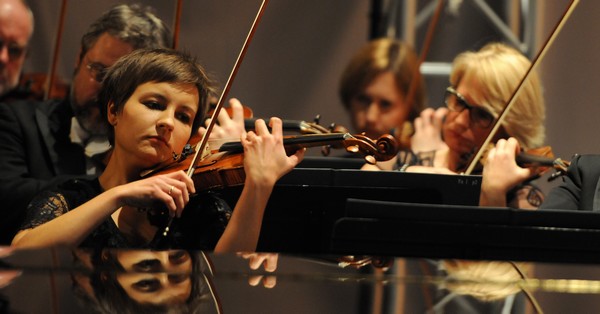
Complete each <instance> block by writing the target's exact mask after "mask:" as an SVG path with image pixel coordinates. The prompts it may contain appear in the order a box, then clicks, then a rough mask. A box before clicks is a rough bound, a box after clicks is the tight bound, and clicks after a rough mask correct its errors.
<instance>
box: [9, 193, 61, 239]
mask: <svg viewBox="0 0 600 314" xmlns="http://www.w3.org/2000/svg"><path fill="white" fill-rule="evenodd" d="M68 211H69V205H68V204H67V201H66V200H65V197H64V196H63V195H62V194H61V193H58V192H51V191H45V192H42V193H40V194H39V195H38V196H36V197H34V199H33V200H32V201H31V202H30V203H29V205H28V206H27V216H26V217H25V221H24V222H23V224H22V225H21V228H20V229H21V230H24V229H30V228H35V227H37V226H39V225H42V224H44V223H46V222H48V221H50V220H52V219H54V218H56V217H58V216H60V215H62V214H64V213H66V212H68Z"/></svg>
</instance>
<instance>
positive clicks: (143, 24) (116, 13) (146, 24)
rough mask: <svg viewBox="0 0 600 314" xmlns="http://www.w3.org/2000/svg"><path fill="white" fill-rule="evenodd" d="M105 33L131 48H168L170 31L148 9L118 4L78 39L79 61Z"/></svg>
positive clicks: (137, 5) (135, 5)
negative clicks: (79, 46) (79, 43)
mask: <svg viewBox="0 0 600 314" xmlns="http://www.w3.org/2000/svg"><path fill="white" fill-rule="evenodd" d="M104 33H108V34H110V35H111V36H114V37H116V38H118V39H120V40H122V41H124V42H126V43H128V44H130V45H131V46H133V49H139V48H168V47H171V31H170V30H169V27H168V26H167V25H166V24H165V23H164V22H163V21H162V20H161V19H159V18H158V17H156V15H155V14H154V12H153V9H152V8H151V7H149V6H146V7H142V6H141V5H139V4H119V5H115V6H113V7H111V8H110V9H109V10H108V11H106V12H104V14H102V16H100V18H98V19H97V20H96V21H95V22H94V23H93V24H92V25H90V27H89V28H88V30H87V31H86V32H85V34H84V35H83V37H82V38H81V52H80V54H79V59H80V60H81V59H83V56H85V54H86V53H87V51H88V50H89V49H90V48H91V47H92V46H93V45H94V44H95V43H96V41H97V40H98V38H99V37H100V36H101V35H102V34H104Z"/></svg>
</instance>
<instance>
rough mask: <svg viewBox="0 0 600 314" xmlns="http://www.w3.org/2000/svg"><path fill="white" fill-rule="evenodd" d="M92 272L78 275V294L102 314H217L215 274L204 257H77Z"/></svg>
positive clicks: (127, 253)
mask: <svg viewBox="0 0 600 314" xmlns="http://www.w3.org/2000/svg"><path fill="white" fill-rule="evenodd" d="M75 256H76V257H77V261H78V262H80V263H83V264H84V265H86V269H88V271H86V272H84V273H76V274H74V276H73V278H74V280H75V284H74V290H75V291H74V292H75V293H76V294H77V296H79V297H80V299H81V300H82V301H83V304H84V305H85V306H86V310H90V309H94V310H95V312H96V313H114V312H115V310H117V311H118V312H126V313H166V312H169V313H214V312H217V313H218V312H219V311H218V310H217V309H218V308H220V304H218V303H217V301H218V298H217V297H216V296H215V295H214V293H215V291H214V288H213V287H212V282H211V278H210V277H211V274H212V269H211V265H210V263H209V262H208V261H207V256H206V255H204V254H203V253H202V252H196V253H194V252H189V251H182V250H166V251H150V250H139V251H138V250H114V249H97V250H91V251H89V252H88V251H82V250H77V251H75Z"/></svg>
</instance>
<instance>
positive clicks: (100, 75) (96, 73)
mask: <svg viewBox="0 0 600 314" xmlns="http://www.w3.org/2000/svg"><path fill="white" fill-rule="evenodd" d="M85 67H86V68H87V69H88V71H89V72H90V76H91V77H93V78H94V80H96V82H98V83H102V81H104V77H105V76H106V67H105V66H104V65H102V64H100V63H97V62H90V63H88V64H87V65H86V66H85Z"/></svg>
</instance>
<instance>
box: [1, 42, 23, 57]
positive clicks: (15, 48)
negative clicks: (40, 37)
mask: <svg viewBox="0 0 600 314" xmlns="http://www.w3.org/2000/svg"><path fill="white" fill-rule="evenodd" d="M5 47H6V49H7V50H8V58H9V59H10V60H16V59H19V58H21V57H22V56H23V55H25V52H26V51H27V47H26V46H19V45H17V44H16V43H8V44H7V43H6V42H5V41H4V39H0V51H2V49H4V48H5Z"/></svg>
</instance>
